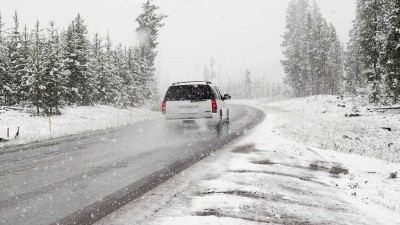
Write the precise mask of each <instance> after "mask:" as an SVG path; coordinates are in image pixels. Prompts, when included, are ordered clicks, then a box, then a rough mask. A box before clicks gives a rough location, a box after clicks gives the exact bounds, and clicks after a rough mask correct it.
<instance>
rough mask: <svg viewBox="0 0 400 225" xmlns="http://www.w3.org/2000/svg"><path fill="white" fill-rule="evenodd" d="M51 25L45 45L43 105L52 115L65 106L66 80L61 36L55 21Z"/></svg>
mask: <svg viewBox="0 0 400 225" xmlns="http://www.w3.org/2000/svg"><path fill="white" fill-rule="evenodd" d="M49 25H50V27H49V28H48V29H47V31H48V38H47V40H46V44H45V47H44V57H43V67H44V68H43V74H42V79H41V84H42V85H43V89H42V90H41V96H42V107H43V108H44V111H45V113H46V114H47V115H49V116H51V115H54V114H59V113H60V111H59V109H60V107H62V106H63V96H64V93H65V84H66V80H65V76H64V74H63V64H62V58H61V45H60V38H59V35H58V32H57V30H56V29H55V28H54V22H50V24H49Z"/></svg>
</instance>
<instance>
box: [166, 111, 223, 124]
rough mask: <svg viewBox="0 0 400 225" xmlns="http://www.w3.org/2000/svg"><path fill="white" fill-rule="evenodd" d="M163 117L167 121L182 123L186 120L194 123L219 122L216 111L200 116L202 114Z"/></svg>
mask: <svg viewBox="0 0 400 225" xmlns="http://www.w3.org/2000/svg"><path fill="white" fill-rule="evenodd" d="M165 119H166V121H167V122H168V123H171V124H172V123H182V122H188V121H194V122H196V123H205V124H209V125H213V124H217V123H219V120H220V116H219V114H218V113H212V114H209V115H207V116H202V115H190V114H186V115H182V114H179V115H168V114H167V115H165Z"/></svg>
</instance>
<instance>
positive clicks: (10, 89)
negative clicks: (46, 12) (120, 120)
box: [0, 1, 165, 114]
mask: <svg viewBox="0 0 400 225" xmlns="http://www.w3.org/2000/svg"><path fill="white" fill-rule="evenodd" d="M142 8H143V12H142V14H140V15H139V16H138V17H137V18H136V22H137V23H138V24H139V26H138V27H137V29H136V32H137V34H138V36H139V39H140V43H139V44H138V45H137V46H129V47H126V46H122V45H121V44H119V45H113V44H112V42H111V40H110V37H109V35H108V34H107V36H106V37H100V36H99V35H98V34H95V35H94V36H93V37H92V38H90V37H89V35H88V30H87V27H86V25H85V23H84V20H83V19H82V18H81V16H80V15H79V14H78V15H77V17H76V18H75V19H74V20H73V21H72V22H71V23H70V25H69V26H68V28H67V29H66V30H63V31H59V30H57V29H56V28H55V25H54V22H50V23H49V25H48V26H47V27H46V28H42V25H41V24H40V23H39V21H37V22H36V26H35V29H33V30H28V28H27V27H26V26H25V27H23V28H22V29H21V26H20V21H19V19H18V15H17V12H15V15H14V24H13V26H12V28H10V29H5V28H4V24H3V23H2V22H1V15H0V103H1V104H2V105H24V104H28V105H33V106H34V107H35V108H36V112H37V114H39V113H40V110H41V109H42V110H43V112H45V113H46V114H57V113H59V109H60V108H61V107H62V106H64V105H92V104H109V105H115V106H118V107H126V106H137V105H141V104H143V102H144V101H145V100H146V99H151V98H152V97H153V96H154V94H155V93H156V87H155V79H154V71H155V68H154V59H155V57H156V54H157V52H156V50H155V49H156V47H157V44H158V43H157V36H158V30H159V28H160V27H162V26H163V24H162V23H161V21H162V19H163V18H164V17H165V16H164V15H162V14H157V13H156V10H157V9H158V7H157V6H155V5H154V4H152V3H151V2H150V1H148V2H146V3H144V4H143V7H142ZM132 41H133V40H132Z"/></svg>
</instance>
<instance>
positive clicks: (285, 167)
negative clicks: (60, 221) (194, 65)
mask: <svg viewBox="0 0 400 225" xmlns="http://www.w3.org/2000/svg"><path fill="white" fill-rule="evenodd" d="M253 103H254V105H257V103H256V102H253ZM247 104H252V103H249V102H247ZM259 107H260V106H259ZM267 113H268V110H267ZM285 119H286V118H284V117H281V116H280V114H279V113H277V114H274V113H269V114H267V117H266V120H265V121H264V122H263V123H262V124H261V125H259V126H258V127H257V128H256V129H254V130H253V131H252V132H250V134H249V135H248V136H247V137H245V138H243V139H242V140H240V141H238V142H236V143H232V144H231V145H229V146H226V147H225V148H224V149H222V150H220V151H218V152H216V153H214V154H212V155H211V156H210V157H208V158H206V159H204V160H202V161H200V162H199V163H197V164H195V165H194V166H192V167H190V168H189V169H187V170H185V171H183V172H182V173H180V174H178V175H176V176H175V177H173V178H171V179H170V180H168V181H167V182H166V183H164V184H162V185H160V186H159V187H157V188H155V189H154V190H152V191H150V192H148V193H147V194H146V195H145V196H143V197H142V198H140V199H137V200H134V201H133V202H132V203H130V204H128V205H127V206H125V207H123V208H122V209H120V210H119V211H117V212H114V213H113V214H111V215H109V216H107V217H106V218H104V219H103V220H101V221H99V222H98V223H97V224H98V225H103V224H104V225H105V224H114V225H125V224H139V223H140V224H150V225H152V224H173V225H180V224H182V225H183V224H232V225H235V224H264V223H272V224H296V223H306V224H308V223H310V224H399V221H400V205H399V202H398V199H400V180H399V179H398V178H397V179H391V178H390V177H389V174H390V173H391V172H393V171H398V172H400V165H399V164H396V163H388V162H386V161H382V160H378V159H372V158H368V157H365V156H360V155H355V154H353V155H350V154H346V153H340V152H337V151H331V150H322V149H319V148H315V147H310V146H308V145H306V144H301V143H296V142H294V141H291V140H288V139H287V138H286V137H282V136H281V135H279V133H278V131H279V130H280V128H279V125H280V124H282V123H283V122H284V121H285ZM232 122H234V121H232Z"/></svg>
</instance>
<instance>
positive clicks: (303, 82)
mask: <svg viewBox="0 0 400 225" xmlns="http://www.w3.org/2000/svg"><path fill="white" fill-rule="evenodd" d="M356 4H357V6H356V18H355V20H354V21H353V28H352V30H351V31H350V34H349V35H350V41H349V43H347V48H346V50H345V51H344V49H343V44H341V43H340V41H339V39H338V36H337V34H336V30H335V27H334V26H333V25H332V24H328V23H327V21H326V20H325V19H324V18H323V16H322V14H321V13H320V10H319V8H318V5H317V4H316V3H315V2H314V3H313V4H312V5H310V3H309V1H308V0H292V1H291V2H290V3H289V7H288V11H287V16H286V31H285V33H284V35H283V38H284V41H283V43H282V47H283V53H284V56H285V59H284V60H282V65H283V67H284V70H285V74H286V77H285V83H286V84H288V85H289V86H290V87H291V89H292V91H293V95H294V96H295V97H303V96H310V95H319V94H342V95H348V94H351V95H353V94H355V95H360V94H361V95H368V98H369V100H370V102H371V103H376V104H383V105H388V104H396V103H398V102H399V100H400V1H399V0H357V2H356Z"/></svg>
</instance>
